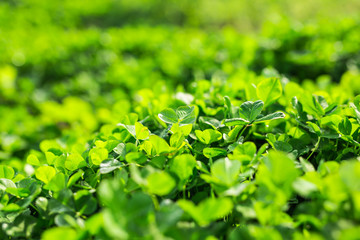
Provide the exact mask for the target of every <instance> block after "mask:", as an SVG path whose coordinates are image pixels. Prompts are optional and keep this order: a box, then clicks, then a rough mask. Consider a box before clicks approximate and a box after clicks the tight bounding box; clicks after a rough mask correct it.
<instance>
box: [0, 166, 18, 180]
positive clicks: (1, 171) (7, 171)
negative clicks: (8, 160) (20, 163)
mask: <svg viewBox="0 0 360 240" xmlns="http://www.w3.org/2000/svg"><path fill="white" fill-rule="evenodd" d="M14 175H15V171H14V169H13V168H12V167H9V166H5V165H0V178H7V179H12V178H13V177H14Z"/></svg>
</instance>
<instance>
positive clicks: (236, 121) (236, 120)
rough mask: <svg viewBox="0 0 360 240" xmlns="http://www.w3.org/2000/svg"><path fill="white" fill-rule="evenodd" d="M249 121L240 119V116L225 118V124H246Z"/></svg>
mask: <svg viewBox="0 0 360 240" xmlns="http://www.w3.org/2000/svg"><path fill="white" fill-rule="evenodd" d="M248 123H250V122H249V121H248V120H245V119H242V118H231V119H226V120H225V125H226V126H229V127H231V126H235V125H246V124H248Z"/></svg>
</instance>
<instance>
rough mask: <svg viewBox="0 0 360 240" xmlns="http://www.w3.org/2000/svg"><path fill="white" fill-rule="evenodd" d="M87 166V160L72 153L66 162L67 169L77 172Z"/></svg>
mask: <svg viewBox="0 0 360 240" xmlns="http://www.w3.org/2000/svg"><path fill="white" fill-rule="evenodd" d="M86 165H87V163H86V161H85V159H84V158H83V157H82V156H81V155H80V154H79V153H71V154H70V155H69V156H68V157H67V158H66V160H65V168H66V169H68V170H70V171H75V170H77V169H79V168H82V167H85V166H86Z"/></svg>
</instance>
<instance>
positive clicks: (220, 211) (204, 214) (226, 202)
mask: <svg viewBox="0 0 360 240" xmlns="http://www.w3.org/2000/svg"><path fill="white" fill-rule="evenodd" d="M177 204H178V205H179V206H180V207H181V208H182V209H183V210H184V211H185V212H186V213H188V214H189V215H190V216H191V217H192V218H193V219H194V220H195V221H196V222H197V223H198V224H199V225H200V226H206V225H208V224H209V223H210V222H211V221H213V220H216V219H219V218H222V217H224V216H226V215H228V214H229V213H230V212H231V211H232V209H233V206H234V205H233V203H232V201H231V200H230V199H228V198H208V199H206V200H204V201H202V202H201V203H200V204H199V205H198V206H195V204H194V203H193V202H191V201H188V200H179V201H178V202H177Z"/></svg>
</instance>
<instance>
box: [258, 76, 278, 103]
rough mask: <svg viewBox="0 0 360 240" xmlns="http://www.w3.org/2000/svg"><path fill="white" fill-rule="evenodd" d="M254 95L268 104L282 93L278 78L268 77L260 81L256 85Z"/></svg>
mask: <svg viewBox="0 0 360 240" xmlns="http://www.w3.org/2000/svg"><path fill="white" fill-rule="evenodd" d="M256 95H257V96H258V98H259V99H261V100H262V101H263V102H264V103H265V107H266V106H269V105H270V104H272V103H273V102H275V101H276V100H277V99H279V98H280V97H281V95H282V86H281V82H280V79H279V78H268V79H265V80H263V81H261V82H260V83H259V84H258V85H257V87H256Z"/></svg>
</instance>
